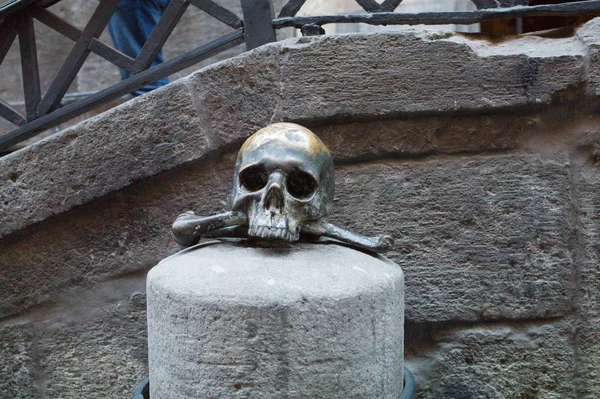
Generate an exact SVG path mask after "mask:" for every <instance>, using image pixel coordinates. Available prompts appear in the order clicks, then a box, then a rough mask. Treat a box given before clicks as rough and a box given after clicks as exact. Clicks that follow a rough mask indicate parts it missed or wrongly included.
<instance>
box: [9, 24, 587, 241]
mask: <svg viewBox="0 0 600 399" xmlns="http://www.w3.org/2000/svg"><path fill="white" fill-rule="evenodd" d="M553 40H558V39H542V38H525V39H520V40H516V41H514V42H510V44H506V43H504V44H502V45H497V46H496V47H495V46H494V45H491V44H489V43H487V42H483V41H473V40H467V39H464V38H463V37H462V36H454V35H441V36H440V34H439V33H437V34H436V35H433V36H432V34H431V33H428V32H424V33H423V32H421V33H415V32H408V33H390V34H371V35H369V34H360V35H343V36H333V37H327V36H325V37H317V38H315V37H313V38H300V39H290V40H288V41H283V42H279V43H274V44H272V45H269V46H265V47H262V48H259V49H256V50H254V51H251V52H249V53H246V54H244V55H242V56H241V57H239V58H236V59H232V60H228V61H225V62H223V63H221V64H217V65H215V66H212V67H209V68H207V69H204V70H202V71H200V72H198V73H196V74H194V75H192V76H191V77H189V78H187V79H184V80H180V81H178V82H176V83H174V84H172V85H170V86H168V87H166V88H164V89H162V90H161V91H159V92H155V93H152V94H151V95H148V96H144V97H142V98H140V99H137V100H135V101H131V102H128V103H126V104H124V105H122V106H121V107H119V108H117V109H115V110H111V111H109V112H107V113H106V114H103V115H102V116H99V117H97V118H93V119H91V120H88V121H85V122H83V123H82V124H80V125H77V126H76V127H74V128H72V129H68V130H67V131H65V132H63V133H62V134H59V135H57V136H55V137H51V138H48V139H46V140H44V141H43V142H42V143H40V144H39V145H35V146H32V147H28V148H27V149H26V150H23V151H21V152H18V153H15V154H11V155H10V156H7V157H3V158H2V159H0V174H1V175H0V212H4V214H5V215H7V220H5V221H3V223H2V224H1V225H0V236H3V235H6V234H8V233H9V232H11V231H15V230H19V229H21V228H23V227H25V226H28V225H30V224H32V223H36V222H39V221H41V220H44V219H45V218H47V217H49V216H51V215H55V214H57V213H60V212H64V211H66V210H68V209H70V208H72V207H73V206H77V205H80V204H82V203H85V202H87V201H89V200H91V199H93V198H97V197H98V196H101V195H105V194H107V193H109V192H111V191H114V190H118V189H121V188H122V187H124V186H126V185H128V184H130V182H131V181H134V180H137V179H143V178H146V177H149V176H152V175H154V174H157V173H160V172H161V171H164V170H168V169H171V168H173V167H175V166H177V165H181V164H184V163H187V162H189V161H192V160H197V159H201V158H203V157H205V156H206V155H208V154H209V153H210V152H212V151H217V152H218V151H220V149H219V146H224V145H228V144H232V143H239V142H241V140H242V139H243V138H245V137H247V136H249V135H250V134H251V133H253V132H254V131H255V130H256V129H258V128H260V127H262V126H264V125H266V124H267V123H269V122H274V121H279V120H300V121H303V120H312V121H313V123H314V122H316V121H318V120H322V119H332V118H333V119H336V118H337V119H341V118H344V122H346V123H347V122H353V121H356V120H360V119H361V118H364V117H367V116H368V117H370V118H373V117H378V116H381V115H387V117H388V118H389V117H391V116H393V115H397V114H402V113H407V112H408V113H411V112H434V111H435V112H440V111H458V110H473V109H486V110H493V109H504V108H510V107H517V106H522V105H526V104H530V105H535V104H540V103H549V102H550V101H551V100H552V99H553V98H554V97H556V96H559V97H561V96H564V92H566V91H569V90H571V89H573V88H575V89H576V88H577V87H579V86H581V85H584V84H585V79H586V77H585V74H584V70H585V57H584V55H585V47H584V46H583V45H582V42H581V41H579V40H576V39H570V40H567V39H560V40H561V41H560V44H561V46H560V47H557V46H556V42H555V41H553ZM373 48H377V49H379V51H380V52H381V54H382V56H381V57H372V49H373ZM529 53H531V54H529ZM340 60H343V62H342V61H340ZM428 65H429V66H430V68H428ZM307 66H310V67H309V68H308V69H307ZM344 70H345V71H352V73H348V72H344ZM357 70H361V71H362V72H361V73H360V74H357V73H355V71H357ZM424 70H427V71H431V72H432V73H434V75H433V76H429V77H427V78H424V76H425V75H424V74H422V71H424ZM444 74H445V75H444ZM424 79H426V80H424ZM431 81H435V82H436V84H435V85H432V84H429V82H431ZM577 93H579V91H577V90H576V91H575V94H577ZM359 94H360V95H359ZM561 98H562V97H561ZM192 103H193V104H194V105H195V107H196V108H195V109H194V108H193V107H192V105H191V104H192ZM156 131H159V132H161V134H159V135H157V134H155V133H154V132H156ZM480 131H481V130H480ZM438 134H440V135H444V134H446V135H448V134H449V135H452V134H453V133H452V132H451V131H448V129H445V130H444V129H443V128H442V129H441V130H440V131H439V132H438ZM507 140H508V142H510V136H508V139H507ZM502 143H503V141H499V142H498V145H499V146H500V148H502V147H503V146H505V145H506V141H504V144H502ZM102 147H104V148H107V150H105V151H98V149H99V148H102ZM111 148H114V150H110V149H111ZM138 149H143V151H144V153H138ZM140 151H142V150H140ZM106 153H110V154H111V155H112V158H111V159H110V160H109V162H107V160H99V159H98V157H104V154H106ZM50 154H51V155H50ZM33 158H35V159H36V162H35V165H36V166H34V169H36V168H40V169H44V170H45V173H43V174H41V173H28V171H27V170H25V169H29V168H30V166H29V165H31V164H32V162H31V159H33ZM82 159H83V160H87V162H86V164H88V165H95V167H82V165H81V164H80V163H78V162H81V160H82ZM47 160H51V161H47ZM138 160H141V161H140V162H138ZM22 165H26V167H23V166H22ZM98 165H101V166H100V168H101V169H100V170H101V172H102V173H99V172H98V170H96V168H98ZM19 176H25V177H26V178H21V180H19ZM34 176H37V177H34ZM42 178H43V180H42ZM34 179H35V181H34ZM15 183H17V184H15ZM82 183H85V186H86V187H87V188H84V186H83V185H82ZM30 186H31V187H35V192H34V191H32V190H29V189H27V193H26V194H24V189H23V187H30ZM52 192H56V193H62V195H61V197H62V199H61V201H58V202H57V201H48V198H53V196H52ZM16 198H19V199H18V200H17V199H16ZM31 204H35V207H34V206H32V205H31ZM17 214H18V215H19V217H16V216H15V215H17Z"/></svg>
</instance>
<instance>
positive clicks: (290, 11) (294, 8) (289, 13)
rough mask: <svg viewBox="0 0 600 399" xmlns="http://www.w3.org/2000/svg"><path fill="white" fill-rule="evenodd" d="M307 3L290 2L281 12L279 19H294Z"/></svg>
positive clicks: (294, 0) (304, 1)
mask: <svg viewBox="0 0 600 399" xmlns="http://www.w3.org/2000/svg"><path fill="white" fill-rule="evenodd" d="M304 3H306V0H290V1H288V2H287V4H286V5H285V6H283V8H282V9H281V11H280V12H279V18H285V17H294V16H296V14H298V11H300V9H301V8H302V6H303V5H304Z"/></svg>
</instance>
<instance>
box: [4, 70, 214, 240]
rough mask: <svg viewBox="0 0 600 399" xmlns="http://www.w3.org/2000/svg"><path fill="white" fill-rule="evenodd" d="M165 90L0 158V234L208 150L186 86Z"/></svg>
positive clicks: (208, 143) (209, 141)
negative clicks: (198, 131)
mask: <svg viewBox="0 0 600 399" xmlns="http://www.w3.org/2000/svg"><path fill="white" fill-rule="evenodd" d="M165 90H167V91H168V94H167V93H161V91H160V90H157V91H155V92H153V93H150V94H148V95H146V96H143V97H140V98H139V99H137V100H136V101H131V102H128V103H125V104H123V105H122V106H120V107H117V108H114V109H112V110H110V111H109V112H107V113H105V114H102V115H101V116H98V117H95V118H92V119H89V120H87V121H85V122H83V123H82V124H80V125H77V126H76V127H74V128H72V129H69V130H67V131H65V132H64V133H63V134H61V135H59V136H54V137H51V138H49V139H46V140H44V141H42V142H40V143H36V144H35V145H34V146H31V147H27V148H25V149H23V150H21V151H20V152H17V153H13V154H10V155H8V156H6V157H3V158H1V161H0V164H2V166H0V175H1V177H0V182H1V183H0V213H1V214H2V223H1V226H2V227H0V236H2V235H5V234H7V233H8V232H10V231H12V230H18V229H19V228H20V227H22V226H26V225H28V224H31V223H35V222H39V221H41V220H44V219H46V218H47V217H49V216H51V215H54V214H56V213H59V212H61V211H64V210H66V209H69V208H72V207H74V206H77V205H81V204H83V203H85V202H88V201H90V200H92V199H94V198H98V197H100V196H103V195H106V194H108V193H109V192H111V191H114V190H116V189H119V188H123V187H125V186H127V185H130V184H132V182H134V181H137V180H140V179H142V178H145V177H148V176H151V175H154V174H156V173H158V172H160V171H162V170H165V169H170V168H172V167H174V166H177V165H181V164H185V163H186V162H188V161H190V160H192V159H195V158H197V157H200V156H202V154H206V153H207V152H208V151H209V150H210V149H214V147H213V138H212V136H210V135H209V134H208V133H207V132H203V133H204V134H202V135H198V136H196V134H194V132H197V129H198V126H199V120H198V115H197V112H196V109H195V107H194V105H193V102H192V98H191V95H190V93H189V91H188V90H187V87H186V85H185V82H183V81H181V82H177V83H173V84H172V85H170V86H169V88H168V89H165ZM83 171H87V172H83ZM82 172H83V173H82ZM27 203H29V204H31V205H27ZM33 204H37V205H36V206H33Z"/></svg>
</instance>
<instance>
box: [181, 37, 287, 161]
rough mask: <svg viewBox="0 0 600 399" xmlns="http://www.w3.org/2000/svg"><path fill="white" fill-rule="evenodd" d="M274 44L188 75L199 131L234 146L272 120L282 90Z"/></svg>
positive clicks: (223, 144)
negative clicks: (199, 120) (198, 121)
mask: <svg viewBox="0 0 600 399" xmlns="http://www.w3.org/2000/svg"><path fill="white" fill-rule="evenodd" d="M278 80H279V61H278V51H277V48H276V47H272V46H267V47H265V48H261V49H259V50H254V51H252V52H249V53H245V54H243V55H242V56H240V57H237V58H233V59H229V60H226V61H223V62H221V63H219V64H217V65H214V66H211V67H208V68H205V69H203V70H201V71H199V72H197V73H194V74H192V75H190V77H189V86H190V89H191V92H192V93H193V94H192V96H193V98H194V99H195V105H196V108H197V112H198V114H199V116H200V119H201V123H200V126H199V128H200V131H201V132H209V133H210V134H211V135H214V137H215V138H216V140H217V143H218V144H219V145H221V146H227V145H230V144H235V149H236V151H237V149H238V148H239V147H240V146H241V145H242V143H243V141H244V140H245V139H246V138H247V137H249V136H250V135H251V134H253V133H254V132H256V131H257V130H259V129H261V128H263V127H265V126H267V125H269V124H270V123H273V122H275V120H273V114H274V112H275V110H276V109H277V107H278V104H279V101H280V98H281V93H280V86H279V82H278Z"/></svg>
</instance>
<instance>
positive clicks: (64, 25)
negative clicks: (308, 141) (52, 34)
mask: <svg viewBox="0 0 600 399" xmlns="http://www.w3.org/2000/svg"><path fill="white" fill-rule="evenodd" d="M29 14H30V15H31V16H32V17H34V18H35V19H37V20H38V21H40V22H41V23H43V24H44V25H46V26H47V27H49V28H51V29H53V30H55V31H56V32H58V33H60V34H61V35H63V36H65V37H67V38H69V39H71V40H73V41H74V42H76V41H77V40H79V38H80V37H81V34H82V32H81V30H79V29H78V28H76V27H75V26H73V25H71V24H70V23H68V22H67V21H65V20H63V19H62V18H60V17H59V16H58V15H56V14H54V13H53V12H50V11H48V10H46V9H44V8H40V7H34V8H32V9H31V10H29Z"/></svg>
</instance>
